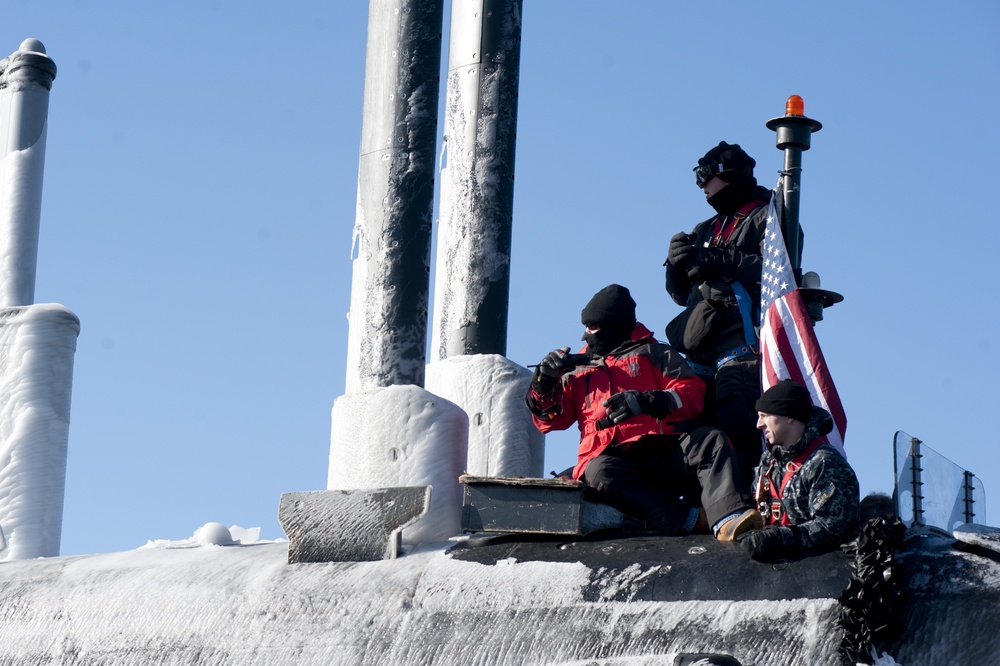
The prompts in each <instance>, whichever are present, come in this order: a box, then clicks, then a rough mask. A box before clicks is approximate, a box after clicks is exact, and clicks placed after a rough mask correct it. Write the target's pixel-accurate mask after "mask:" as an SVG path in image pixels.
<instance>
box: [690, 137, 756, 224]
mask: <svg viewBox="0 0 1000 666" xmlns="http://www.w3.org/2000/svg"><path fill="white" fill-rule="evenodd" d="M755 166H757V162H756V161H754V159H753V158H752V157H750V156H749V155H747V154H746V152H745V151H744V150H743V149H742V148H740V145H739V144H738V143H732V144H730V143H726V142H725V141H720V142H719V145H718V146H716V147H715V148H712V149H711V150H710V151H708V152H707V153H705V156H704V157H702V158H701V159H700V160H698V166H697V167H695V172H696V178H695V182H697V183H698V184H699V187H700V186H701V185H702V184H704V183H705V182H707V181H708V180H711V178H710V176H717V177H718V178H719V180H722V181H725V182H726V183H728V185H726V187H724V188H722V189H721V190H719V191H718V192H716V193H715V194H714V195H713V196H711V197H709V199H708V204H709V205H710V206H711V207H712V208H714V209H715V212H717V213H719V214H720V215H732V214H733V213H735V212H736V211H738V210H739V209H740V208H742V207H743V206H744V205H745V204H746V203H747V202H748V201H750V197H751V196H752V195H753V192H754V190H755V189H756V188H757V179H756V178H754V175H753V168H754V167H755Z"/></svg>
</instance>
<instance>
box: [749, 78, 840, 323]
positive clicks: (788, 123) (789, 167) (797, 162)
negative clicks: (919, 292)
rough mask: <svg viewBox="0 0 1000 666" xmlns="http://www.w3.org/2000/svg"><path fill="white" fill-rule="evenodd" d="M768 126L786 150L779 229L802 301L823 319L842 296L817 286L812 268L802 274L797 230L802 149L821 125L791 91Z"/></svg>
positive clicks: (814, 315)
mask: <svg viewBox="0 0 1000 666" xmlns="http://www.w3.org/2000/svg"><path fill="white" fill-rule="evenodd" d="M765 124H766V125H767V128H768V129H770V130H773V131H774V132H776V133H777V135H776V137H775V143H776V145H777V148H778V150H783V151H784V152H785V168H784V169H783V170H782V172H781V175H782V178H783V179H784V187H782V202H781V232H782V234H784V236H785V245H786V246H787V249H788V259H789V261H790V262H791V264H792V271H793V272H794V273H795V281H796V282H797V283H798V284H799V287H800V289H799V292H800V293H801V294H802V298H803V300H804V301H805V304H806V309H807V310H808V312H809V317H810V318H811V319H812V320H813V321H814V322H817V321H820V320H822V319H823V308H825V307H826V308H828V307H830V306H832V305H834V304H835V303H839V302H840V301H842V300H844V297H843V296H841V295H840V294H838V293H836V292H834V291H827V290H826V289H820V280H819V275H818V274H817V273H814V272H812V271H810V272H808V273H806V274H805V275H803V274H802V238H801V235H800V234H799V192H800V189H801V185H800V183H801V180H802V152H803V151H805V150H809V140H810V138H811V137H812V133H813V132H818V131H820V130H821V129H823V125H822V124H821V123H820V122H819V121H818V120H813V119H812V118H807V117H806V114H805V102H803V101H802V98H801V97H799V96H798V95H792V96H791V97H789V98H788V100H787V101H786V102H785V115H784V116H781V117H779V118H772V119H771V120H768V121H767V123H765Z"/></svg>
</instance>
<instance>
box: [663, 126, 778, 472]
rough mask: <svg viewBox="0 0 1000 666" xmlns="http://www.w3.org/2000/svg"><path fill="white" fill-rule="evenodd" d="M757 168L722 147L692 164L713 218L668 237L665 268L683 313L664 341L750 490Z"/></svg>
mask: <svg viewBox="0 0 1000 666" xmlns="http://www.w3.org/2000/svg"><path fill="white" fill-rule="evenodd" d="M755 166H756V162H755V161H754V159H753V158H752V157H750V156H749V155H747V154H746V152H744V151H743V149H742V148H740V146H739V145H738V144H728V143H726V142H725V141H723V142H721V143H720V144H719V145H718V146H716V147H715V148H712V149H711V150H710V151H708V153H706V154H705V156H704V157H702V158H701V159H700V160H698V166H697V167H695V170H694V171H695V182H696V183H697V185H698V187H700V188H701V189H702V190H703V191H704V192H705V197H706V199H707V200H708V203H709V205H710V206H712V208H714V209H715V212H716V214H715V215H714V216H712V217H711V218H709V219H707V220H705V221H704V222H701V223H700V224H698V225H696V226H695V228H694V230H693V231H692V232H691V233H684V232H681V233H678V234H676V235H675V236H674V237H673V238H671V240H670V250H669V254H668V257H667V261H666V262H665V263H664V266H665V267H666V287H667V292H668V293H669V294H670V297H671V298H672V299H673V300H674V301H675V302H676V303H677V304H678V305H682V306H684V308H685V309H684V311H683V312H682V313H681V314H680V315H678V316H677V317H676V318H674V319H673V321H671V322H670V323H669V324H668V325H667V340H668V341H669V342H670V345H671V346H672V347H673V348H674V349H676V350H678V351H680V352H681V353H683V354H684V355H685V357H686V358H687V361H688V363H689V364H690V365H691V367H692V368H693V369H694V371H695V372H696V373H697V374H698V375H699V376H700V377H701V378H702V379H703V380H704V381H705V383H706V385H707V390H706V392H705V406H704V409H703V411H702V417H701V422H702V423H703V424H704V425H709V426H713V427H717V428H719V429H721V430H722V431H723V432H725V433H726V435H728V437H729V439H730V440H731V441H732V443H733V446H734V447H735V448H736V451H737V453H738V454H739V457H740V462H741V463H742V464H741V465H740V466H741V468H742V469H743V470H744V478H743V479H742V481H741V483H742V484H743V486H744V487H746V488H748V489H749V487H750V481H751V479H750V475H751V470H753V468H754V466H755V465H756V464H757V462H758V461H759V459H760V453H761V441H760V434H759V433H758V431H757V428H756V423H757V412H756V410H755V409H754V402H755V401H756V400H757V398H758V397H759V396H760V357H759V354H758V352H759V348H758V346H757V333H756V326H757V324H758V319H759V309H760V275H761V240H762V239H763V237H764V230H765V227H766V225H767V208H768V202H769V201H770V197H771V193H770V191H769V190H767V189H765V188H763V187H760V186H759V185H757V180H756V178H754V175H753V169H754V167H755Z"/></svg>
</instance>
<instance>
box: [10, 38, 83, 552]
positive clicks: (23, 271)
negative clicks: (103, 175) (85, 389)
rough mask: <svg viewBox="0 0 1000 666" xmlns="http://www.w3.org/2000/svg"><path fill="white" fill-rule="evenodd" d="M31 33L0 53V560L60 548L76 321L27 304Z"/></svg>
mask: <svg viewBox="0 0 1000 666" xmlns="http://www.w3.org/2000/svg"><path fill="white" fill-rule="evenodd" d="M55 76H56V66H55V63H54V62H53V61H52V59H51V58H49V56H48V55H47V54H46V52H45V47H44V46H43V45H42V43H41V42H40V41H38V40H37V39H27V40H25V41H24V42H23V43H22V44H21V46H20V48H19V49H18V50H17V51H16V52H14V53H13V54H11V55H10V56H8V57H7V58H4V59H3V60H0V347H2V348H3V352H4V363H3V365H2V367H0V560H21V559H31V558H36V557H52V556H56V555H58V554H59V545H60V539H61V533H62V515H63V498H64V495H65V486H66V451H67V444H68V439H69V409H70V394H71V389H72V383H73V355H74V354H75V352H76V338H77V336H78V335H79V333H80V321H79V319H77V317H76V315H74V314H73V313H72V312H70V311H69V310H67V309H66V308H65V307H63V306H61V305H57V304H52V303H50V304H40V305H35V304H34V299H35V268H36V264H37V258H38V229H39V221H40V217H41V201H42V173H43V167H44V164H45V139H46V130H47V127H48V108H49V91H50V90H51V88H52V82H53V80H54V79H55Z"/></svg>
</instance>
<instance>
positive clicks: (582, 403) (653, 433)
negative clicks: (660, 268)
mask: <svg viewBox="0 0 1000 666" xmlns="http://www.w3.org/2000/svg"><path fill="white" fill-rule="evenodd" d="M581 318H582V322H583V325H584V327H585V334H584V336H583V339H584V340H585V341H586V343H587V345H586V347H585V348H584V352H585V353H586V360H585V361H583V362H582V363H574V358H573V356H571V355H570V354H569V353H568V352H569V348H568V347H566V348H563V349H558V350H556V351H553V352H551V353H549V354H548V355H547V356H546V357H545V358H544V359H542V362H541V363H540V364H539V365H538V368H537V370H536V371H535V375H534V377H533V378H532V381H531V388H530V389H529V391H528V395H527V398H526V403H527V405H528V409H529V410H531V413H532V418H533V420H534V423H535V426H536V427H537V428H538V429H539V430H541V431H542V432H549V431H551V430H565V429H566V428H568V427H570V426H571V425H572V424H573V423H577V425H578V427H579V428H580V448H579V450H578V453H577V464H576V466H575V467H574V468H573V478H574V479H577V480H579V481H582V482H583V483H585V484H587V485H588V486H590V487H591V488H593V489H594V490H595V491H596V494H597V496H598V497H599V498H600V499H601V500H602V501H604V502H606V503H608V504H610V505H612V506H614V507H616V508H618V509H619V510H620V511H622V512H623V513H624V514H626V515H628V516H630V517H632V518H635V519H638V520H641V521H643V522H644V523H645V524H646V526H647V527H648V528H649V529H653V530H656V531H660V532H664V533H666V534H687V533H690V532H691V531H692V530H693V529H694V528H695V525H696V522H697V520H698V518H699V514H700V511H699V509H702V508H703V509H704V513H705V517H706V519H707V521H708V525H710V526H712V528H713V531H714V532H715V533H716V535H717V536H718V538H719V539H721V540H726V541H731V540H734V539H735V538H736V537H737V536H738V535H739V534H742V533H743V532H745V531H746V530H748V529H753V528H756V527H760V525H761V520H760V514H759V513H758V512H757V511H756V510H755V509H754V508H753V503H752V501H751V498H750V496H749V494H748V493H746V492H740V491H739V490H738V486H737V479H738V478H740V475H741V474H742V470H741V469H740V467H739V464H740V463H739V460H738V459H737V457H736V453H735V451H734V449H733V447H732V444H730V442H729V440H728V439H727V438H726V436H725V434H723V433H722V431H721V430H718V429H715V428H707V427H697V428H694V429H691V427H692V426H693V423H692V420H693V419H694V418H695V417H697V416H698V414H699V412H700V411H701V407H702V399H703V397H704V393H705V384H704V382H703V381H702V380H701V379H699V378H698V377H697V376H696V375H695V374H694V373H693V372H692V371H691V368H690V367H689V366H688V364H687V363H686V362H685V361H684V359H683V358H682V357H681V356H680V355H679V354H677V353H676V352H675V351H674V350H673V349H671V348H670V347H668V346H667V345H665V344H663V343H660V342H657V341H656V340H655V339H654V338H653V334H652V333H651V332H650V331H649V329H647V328H646V327H645V326H643V325H642V324H641V323H638V322H637V321H636V319H635V301H634V300H632V296H631V294H630V293H629V291H628V289H626V288H625V287H622V286H620V285H616V284H613V285H609V286H608V287H605V288H604V289H602V290H601V291H599V292H598V293H597V294H595V295H594V297H593V298H592V299H591V301H590V302H589V303H588V304H587V306H586V307H585V308H584V309H583V312H582V314H581ZM576 360H577V361H580V360H582V359H579V358H577V359H576Z"/></svg>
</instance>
